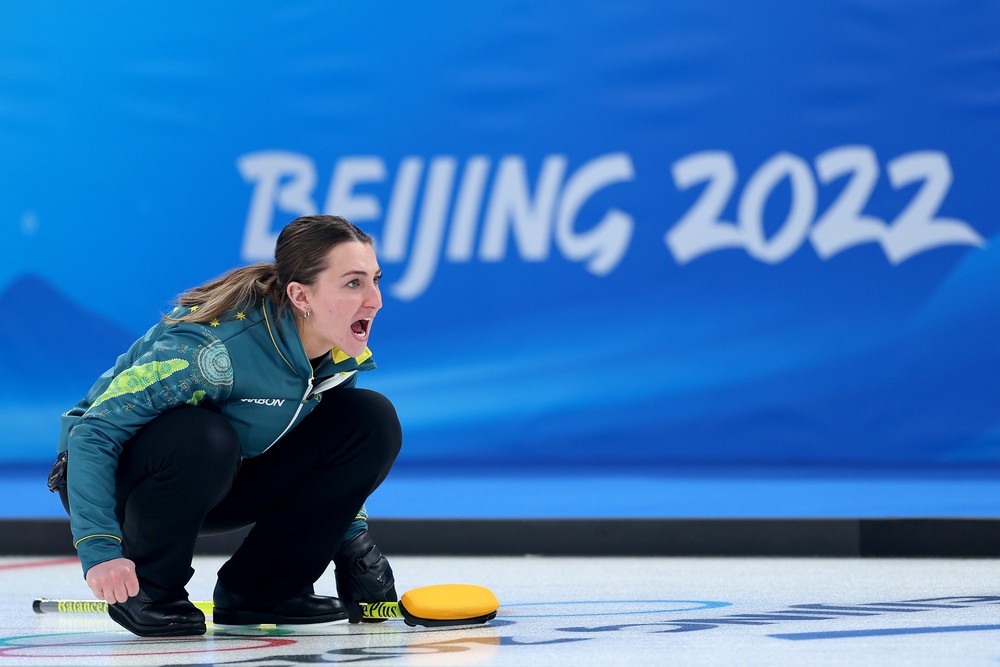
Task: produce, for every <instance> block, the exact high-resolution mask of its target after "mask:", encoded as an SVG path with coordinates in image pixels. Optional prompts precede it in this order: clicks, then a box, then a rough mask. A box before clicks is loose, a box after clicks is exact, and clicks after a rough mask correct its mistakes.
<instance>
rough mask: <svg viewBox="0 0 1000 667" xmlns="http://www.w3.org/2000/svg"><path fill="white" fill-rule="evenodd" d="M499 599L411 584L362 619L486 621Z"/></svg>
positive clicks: (83, 605) (39, 602)
mask: <svg viewBox="0 0 1000 667" xmlns="http://www.w3.org/2000/svg"><path fill="white" fill-rule="evenodd" d="M192 604H194V606H195V607H197V608H198V609H200V610H201V611H202V613H204V614H205V615H206V616H211V615H212V603H211V602H207V601H197V602H193V603H192ZM32 608H33V609H34V610H35V613H36V614H104V613H107V610H108V603H107V602H105V601H104V600H61V599H53V598H36V599H35V601H34V603H33V604H32ZM499 608H500V602H499V601H498V600H497V597H496V595H494V594H493V591H491V590H490V589H488V588H484V587H483V586H476V585H473V584H436V585H433V586H423V587H421V588H413V589H411V590H408V591H406V592H405V593H403V597H402V598H400V600H399V602H362V603H361V617H362V619H363V620H369V621H383V620H388V619H392V618H401V619H403V621H404V622H405V623H406V624H407V625H411V626H417V625H423V626H426V627H442V626H447V625H472V624H477V623H486V622H487V621H489V620H492V619H493V618H495V617H496V615H497V610H498V609H499Z"/></svg>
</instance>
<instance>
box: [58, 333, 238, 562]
mask: <svg viewBox="0 0 1000 667" xmlns="http://www.w3.org/2000/svg"><path fill="white" fill-rule="evenodd" d="M232 386H233V371H232V362H231V359H230V357H229V352H228V350H227V349H226V346H225V344H224V343H223V342H222V341H220V340H219V339H218V338H217V337H215V336H214V335H212V334H211V332H209V331H208V330H207V329H205V328H204V327H200V326H192V325H186V326H181V327H174V328H171V329H169V330H167V332H166V333H164V334H163V335H162V336H160V338H158V339H157V340H156V341H155V342H154V343H153V344H152V346H151V347H150V348H149V349H148V350H147V351H146V352H145V353H144V354H142V355H141V356H139V357H138V358H136V359H135V360H134V361H133V363H132V365H131V366H129V367H126V368H124V369H122V370H120V371H119V372H118V373H117V375H115V376H114V378H113V379H112V380H111V382H110V383H109V384H108V385H107V386H106V387H104V389H103V391H102V392H101V393H100V394H99V395H97V396H96V397H94V398H93V399H92V401H91V403H90V406H89V408H88V409H87V411H86V412H85V413H84V414H83V416H82V417H81V418H80V419H79V421H78V422H77V423H76V425H75V426H74V427H73V429H72V430H71V431H70V435H69V461H70V465H69V467H68V472H69V476H68V487H67V492H68V494H69V503H70V509H71V512H70V526H71V528H72V530H73V543H74V545H75V546H76V548H77V552H78V553H79V556H80V561H81V563H82V565H83V571H84V572H85V573H86V571H87V570H89V569H90V568H91V567H93V566H94V565H96V564H97V563H100V562H103V561H106V560H111V559H112V558H120V557H121V556H122V549H121V541H122V534H121V528H120V526H119V524H118V521H117V519H116V518H115V470H116V468H117V464H118V457H119V455H120V453H121V450H122V446H123V444H124V443H125V442H126V441H128V440H129V439H130V438H131V437H132V436H133V435H135V433H136V432H137V431H138V430H139V429H140V428H141V427H142V426H143V425H145V424H146V423H148V422H149V421H151V420H152V419H153V418H155V417H156V416H157V415H159V414H160V413H162V412H164V411H166V410H169V409H171V408H174V407H178V406H181V405H183V404H185V403H187V404H190V405H197V404H198V403H199V402H200V401H202V400H205V399H211V400H214V401H221V400H224V399H225V398H226V397H228V396H229V393H230V391H231V390H232Z"/></svg>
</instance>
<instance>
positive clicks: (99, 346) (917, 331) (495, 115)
mask: <svg viewBox="0 0 1000 667" xmlns="http://www.w3.org/2000/svg"><path fill="white" fill-rule="evenodd" d="M998 35H1000V5H998V4H997V3H994V2H987V1H982V2H976V1H967V2H951V1H949V2H944V1H936V0H926V1H923V2H919V3H912V2H903V1H898V2H894V1H881V0H848V1H844V0H836V1H834V0H831V1H829V2H815V3H812V2H811V3H795V2H783V1H777V0H771V1H764V2H752V3H748V2H743V0H714V1H712V2H704V1H703V0H674V1H671V2H655V1H648V2H628V1H624V2H614V3H606V2H597V1H589V0H588V1H584V2H574V3H536V2H514V1H509V2H501V1H486V2H475V3H453V2H421V3H393V2H365V3H329V2H303V1H286V2H280V3H273V4H269V5H265V6H257V5H255V6H254V8H253V9H248V8H247V7H246V6H245V3H197V4H196V3H167V4H163V3H145V2H143V3H125V4H120V3H115V4H113V5H111V4H107V5H102V4H100V3H99V4H97V5H94V4H93V3H85V4H78V3H69V2H67V3H53V2H7V3H3V4H2V5H0V183H2V187H0V220H2V221H3V224H2V226H0V253H2V260H3V261H2V262H0V317H2V320H0V373H2V375H0V423H2V424H3V428H2V429H0V442H2V446H0V458H2V460H3V461H4V462H5V464H8V465H12V464H15V463H26V464H38V463H40V462H47V461H49V460H51V458H52V456H53V452H54V441H55V437H56V432H57V418H58V414H59V413H60V412H61V411H63V410H65V409H67V408H68V407H69V406H71V405H72V404H74V403H75V402H76V401H77V400H78V399H79V398H80V396H82V394H83V393H84V392H85V391H86V389H87V388H88V387H89V385H90V383H91V382H92V381H93V380H94V379H95V378H96V376H97V375H99V374H100V373H101V372H102V371H103V370H105V369H106V368H107V367H108V366H110V365H111V363H112V361H113V360H114V358H115V356H116V355H117V354H118V353H119V352H121V351H123V350H124V349H125V348H126V346H127V345H128V344H129V343H130V342H131V340H132V339H133V338H134V337H136V336H138V335H140V334H141V333H142V332H143V331H145V329H146V328H147V327H148V326H149V325H150V324H152V323H153V321H155V320H156V319H157V318H158V317H159V315H160V314H161V313H163V312H165V311H166V310H167V308H168V307H169V303H170V300H171V299H172V297H173V296H174V295H176V294H177V293H179V292H181V291H182V290H184V289H185V288H187V287H189V286H191V285H194V284H197V283H200V282H201V281H203V280H205V279H208V278H210V277H213V276H215V275H218V274H220V273H222V272H224V271H226V270H228V269H230V268H232V267H235V266H238V265H241V264H245V263H248V262H252V261H258V260H262V259H269V258H270V253H271V249H272V246H273V239H274V236H275V234H276V233H277V231H278V230H279V229H280V228H281V227H282V226H283V225H284V224H285V223H286V222H288V221H289V220H291V219H292V218H294V217H296V216H298V215H301V214H307V213H315V212H328V213H336V214H341V215H345V216H347V217H348V218H350V219H352V220H353V221H355V222H356V223H357V224H358V225H359V226H361V227H362V228H364V229H365V230H366V231H369V232H370V233H372V235H373V236H375V237H376V239H377V248H378V253H379V258H380V261H381V263H382V266H383V268H384V271H385V280H384V282H383V287H384V295H385V307H384V309H383V311H382V313H381V314H380V316H379V318H378V320H377V322H376V327H375V330H374V335H373V340H372V343H371V347H372V349H373V350H374V352H375V358H376V360H377V362H378V364H379V370H378V371H376V372H375V373H373V374H370V375H369V376H367V377H365V378H363V385H364V386H368V387H372V388H375V389H378V390H380V391H383V392H385V393H386V394H388V395H389V396H390V397H391V398H392V399H393V401H394V402H395V403H396V405H397V407H398V409H399V412H400V415H401V417H402V420H403V423H404V427H405V433H406V444H405V450H404V454H403V456H402V459H401V466H404V467H405V466H411V467H414V468H416V467H419V466H424V465H426V466H445V465H456V466H462V467H464V468H465V469H472V470H474V469H495V468H496V467H497V466H510V467H522V466H523V467H526V468H533V469H539V468H544V467H546V466H552V467H558V468H561V469H568V468H572V467H574V466H599V467H601V468H602V469H605V470H615V469H628V468H630V467H632V468H642V469H646V470H651V469H668V468H676V467H678V466H684V465H709V466H715V467H722V466H763V467H768V466H783V465H797V466H805V467H817V468H818V467H823V466H832V465H843V466H853V467H857V466H861V467H872V468H881V469H887V468H900V467H913V466H916V467H936V468H946V467H955V468H958V467H962V466H974V467H979V468H989V467H994V468H995V467H996V466H998V465H1000V400H998V399H1000V390H998V388H997V382H998V373H997V371H998V368H1000V364H998V362H1000V280H998V278H1000V242H998V239H1000V236H998V235H1000V221H998V218H997V210H998V208H1000V207H998V204H1000V196H998V191H1000V187H998V180H997V179H998V174H1000V158H998V155H1000V150H998V149H1000V144H998V140H1000V49H998V47H997V44H998V41H997V36H998Z"/></svg>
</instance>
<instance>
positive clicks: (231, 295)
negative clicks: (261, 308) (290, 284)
mask: <svg viewBox="0 0 1000 667" xmlns="http://www.w3.org/2000/svg"><path fill="white" fill-rule="evenodd" d="M277 282H278V273H277V271H275V269H274V264H271V263H270V262H261V263H259V264H251V265H250V266H244V267H242V268H239V269H234V270H232V271H230V272H229V273H226V274H224V275H222V276H219V277H218V278H215V279H213V280H210V281H208V282H207V283H204V284H203V285H199V286H198V287H192V288H191V289H189V290H187V291H186V292H184V293H183V294H181V295H180V296H179V297H178V298H177V305H178V306H182V307H184V308H191V307H192V306H197V307H198V308H197V310H195V311H193V312H188V313H186V314H184V315H181V316H180V317H173V316H171V315H168V316H167V318H166V319H167V320H168V321H171V322H211V321H212V320H215V319H218V318H219V317H221V316H222V315H223V314H225V313H226V312H228V311H230V310H232V309H233V308H236V307H237V306H240V305H245V306H251V305H253V304H255V303H258V302H259V301H261V300H263V298H264V297H270V298H271V300H272V301H274V302H275V303H277V304H278V305H279V307H281V306H283V305H284V302H285V300H286V299H287V297H286V295H285V294H284V292H283V291H282V290H281V289H279V288H278V286H277Z"/></svg>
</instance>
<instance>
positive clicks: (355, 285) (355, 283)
mask: <svg viewBox="0 0 1000 667" xmlns="http://www.w3.org/2000/svg"><path fill="white" fill-rule="evenodd" d="M360 284H361V283H359V282H358V279H357V278H355V279H354V280H352V281H351V282H349V283H347V286H348V287H358V286H359V285H360Z"/></svg>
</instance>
